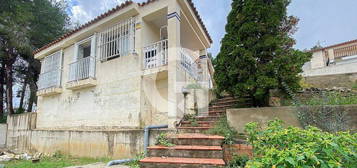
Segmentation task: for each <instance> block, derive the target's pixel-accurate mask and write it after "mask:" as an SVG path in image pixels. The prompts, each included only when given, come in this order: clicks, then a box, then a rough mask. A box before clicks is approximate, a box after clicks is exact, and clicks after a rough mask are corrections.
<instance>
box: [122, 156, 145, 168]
mask: <svg viewBox="0 0 357 168" xmlns="http://www.w3.org/2000/svg"><path fill="white" fill-rule="evenodd" d="M144 158H145V155H144V153H140V154H138V155H136V157H135V159H134V160H133V161H131V162H129V163H127V164H126V165H127V166H129V167H130V168H140V160H141V159H144Z"/></svg>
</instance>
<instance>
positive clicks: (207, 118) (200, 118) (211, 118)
mask: <svg viewBox="0 0 357 168" xmlns="http://www.w3.org/2000/svg"><path fill="white" fill-rule="evenodd" d="M219 118H220V117H219V116H197V117H196V119H197V121H217V120H219Z"/></svg>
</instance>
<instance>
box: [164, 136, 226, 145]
mask: <svg viewBox="0 0 357 168" xmlns="http://www.w3.org/2000/svg"><path fill="white" fill-rule="evenodd" d="M168 139H169V141H170V142H171V143H173V144H175V145H202V146H221V145H222V144H223V140H224V137H222V136H217V135H205V134H189V133H185V134H174V135H168Z"/></svg>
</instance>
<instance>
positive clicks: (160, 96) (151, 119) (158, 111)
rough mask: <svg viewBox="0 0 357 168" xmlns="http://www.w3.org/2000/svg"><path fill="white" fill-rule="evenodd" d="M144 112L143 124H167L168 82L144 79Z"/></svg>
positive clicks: (165, 79)
mask: <svg viewBox="0 0 357 168" xmlns="http://www.w3.org/2000/svg"><path fill="white" fill-rule="evenodd" d="M143 85H144V86H143V88H144V89H143V92H142V94H143V95H144V110H143V111H144V112H143V117H142V119H143V122H144V123H143V124H144V125H145V126H147V125H161V124H167V123H168V104H167V100H168V97H167V96H168V95H167V94H168V80H167V76H166V78H164V79H151V78H144V80H143Z"/></svg>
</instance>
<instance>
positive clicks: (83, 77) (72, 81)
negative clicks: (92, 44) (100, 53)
mask: <svg viewBox="0 0 357 168" xmlns="http://www.w3.org/2000/svg"><path fill="white" fill-rule="evenodd" d="M95 85H96V80H95V58H94V57H92V56H89V57H85V58H81V59H78V60H77V61H76V62H73V63H71V64H69V79H68V83H67V84H66V88H67V89H70V90H76V89H81V88H87V87H92V86H95Z"/></svg>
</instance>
